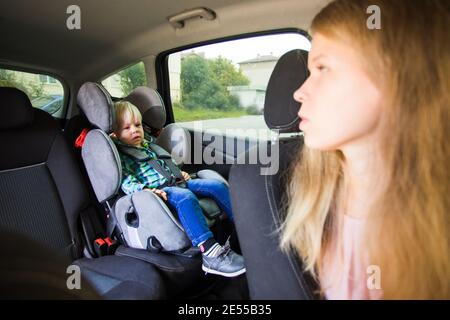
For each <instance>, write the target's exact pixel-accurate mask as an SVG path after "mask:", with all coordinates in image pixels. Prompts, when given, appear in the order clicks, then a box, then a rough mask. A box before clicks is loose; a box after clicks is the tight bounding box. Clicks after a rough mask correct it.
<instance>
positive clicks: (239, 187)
mask: <svg viewBox="0 0 450 320" xmlns="http://www.w3.org/2000/svg"><path fill="white" fill-rule="evenodd" d="M300 146H301V141H299V140H291V141H288V142H280V145H279V148H280V169H279V171H278V173H277V174H275V175H266V176H264V175H261V174H260V170H261V166H260V165H257V164H254V165H236V166H233V167H232V168H231V172H230V185H231V188H230V193H231V199H232V206H233V212H234V219H235V225H236V230H237V233H238V237H239V242H240V244H241V250H242V254H243V256H244V258H245V265H246V269H247V279H248V284H249V291H250V297H251V298H252V299H312V298H314V295H313V290H314V288H315V286H314V283H313V282H312V281H311V279H310V278H309V277H308V275H306V274H303V273H302V271H301V270H302V269H301V265H300V264H299V262H298V261H299V259H298V257H297V256H296V255H295V254H294V253H293V252H292V253H291V254H288V255H286V254H285V253H284V252H282V251H281V250H280V248H279V245H278V244H279V234H278V232H277V228H278V227H279V225H280V221H282V217H283V214H284V211H283V203H284V202H283V201H282V200H283V199H282V198H283V191H284V190H286V179H287V177H288V176H289V163H291V161H292V159H293V156H294V155H295V153H296V152H297V150H298V149H299V148H300ZM248 190H251V192H248ZM242 194H245V195H246V196H245V199H243V198H242Z"/></svg>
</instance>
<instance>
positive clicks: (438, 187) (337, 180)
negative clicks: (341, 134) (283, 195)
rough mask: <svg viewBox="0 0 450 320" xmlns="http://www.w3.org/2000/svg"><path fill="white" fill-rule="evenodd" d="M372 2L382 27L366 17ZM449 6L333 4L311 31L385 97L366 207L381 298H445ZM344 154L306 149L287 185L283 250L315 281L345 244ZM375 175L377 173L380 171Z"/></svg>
mask: <svg viewBox="0 0 450 320" xmlns="http://www.w3.org/2000/svg"><path fill="white" fill-rule="evenodd" d="M370 5H378V6H379V8H380V12H381V30H377V29H375V30H370V29H368V28H367V26H366V23H367V19H368V17H369V15H368V14H367V13H366V10H367V8H368V7H369V6H370ZM449 7H450V6H449V2H448V1H446V0H416V1H401V0H339V1H333V2H331V3H330V4H329V5H327V6H326V7H325V8H324V9H322V11H321V12H320V13H319V14H318V15H317V16H316V17H315V18H314V20H313V22H312V32H313V37H314V33H320V34H321V35H323V36H325V37H328V38H330V39H335V40H338V41H342V42H344V43H347V44H348V45H349V46H352V47H355V48H357V50H358V51H359V52H360V53H361V57H362V58H363V59H364V61H365V68H366V72H367V74H368V75H369V77H371V78H372V79H373V80H374V83H377V84H378V85H379V87H380V89H381V91H382V92H383V94H384V95H383V97H384V103H385V105H386V106H387V108H386V110H387V111H386V113H385V115H384V117H385V119H387V120H388V124H387V125H386V127H385V128H384V130H383V133H384V137H383V141H382V143H383V145H382V146H383V148H382V150H383V152H382V157H383V161H384V165H385V166H386V168H387V172H385V174H386V175H387V177H388V178H387V189H386V191H385V192H384V193H383V194H382V195H381V196H380V197H379V198H377V199H376V200H377V201H376V202H375V203H376V205H374V206H372V207H371V208H368V211H369V212H368V213H369V217H373V219H371V221H370V222H371V223H370V224H369V225H368V227H367V229H366V236H367V239H365V242H364V244H365V248H367V253H368V254H369V256H370V262H371V264H374V265H378V266H379V267H380V270H381V286H382V290H383V298H386V299H391V298H401V299H408V298H412V299H435V298H439V299H450V196H449V191H450V170H449V169H448V165H449V159H450V143H449V142H448V135H449V133H450V114H449V113H450V90H449V88H450V41H448V32H449V30H450V25H449V23H450V17H449V12H450V8H449ZM343 162H344V157H343V154H342V153H341V152H340V151H330V152H322V151H318V150H311V149H309V148H307V147H304V148H303V150H302V151H301V152H300V154H299V157H298V159H297V163H296V164H295V169H294V174H293V175H292V179H291V182H290V187H289V199H290V200H289V208H288V210H287V217H286V220H285V222H284V224H283V227H282V229H283V230H282V231H283V233H282V239H281V245H282V247H283V248H285V249H286V248H288V247H292V248H294V249H295V250H296V251H297V252H298V253H299V255H300V256H301V257H302V259H303V262H304V263H305V265H306V269H307V270H308V271H310V272H311V273H312V274H313V275H314V276H317V274H318V273H319V274H320V267H321V263H322V259H323V255H324V252H326V250H327V248H329V245H330V244H331V242H332V241H333V240H332V239H342V236H343V235H342V233H341V230H340V228H339V227H338V225H339V224H338V223H337V221H336V220H335V219H334V217H333V215H332V214H330V212H334V210H335V209H336V208H340V203H341V202H340V201H341V199H342V196H343V186H344V185H345V179H346V177H345V176H344V174H343ZM380 174H381V173H380Z"/></svg>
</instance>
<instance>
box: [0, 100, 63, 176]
mask: <svg viewBox="0 0 450 320" xmlns="http://www.w3.org/2000/svg"><path fill="white" fill-rule="evenodd" d="M0 97H1V95H0ZM30 108H31V106H30ZM31 112H33V113H34V116H33V118H34V120H33V122H32V123H30V125H28V126H25V127H21V128H18V129H12V128H7V129H0V143H1V148H2V149H1V150H2V157H0V170H6V169H12V168H20V167H25V166H30V165H34V164H37V163H43V162H45V160H46V159H47V155H48V153H49V152H50V148H51V145H52V143H53V141H54V139H55V137H56V135H57V134H58V132H59V129H58V124H57V123H56V121H55V120H54V119H52V117H51V116H50V115H48V114H47V113H45V111H42V110H39V109H31Z"/></svg>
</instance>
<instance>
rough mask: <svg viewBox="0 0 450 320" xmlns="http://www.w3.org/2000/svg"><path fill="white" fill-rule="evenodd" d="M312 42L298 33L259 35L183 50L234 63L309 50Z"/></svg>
mask: <svg viewBox="0 0 450 320" xmlns="http://www.w3.org/2000/svg"><path fill="white" fill-rule="evenodd" d="M310 48H311V44H310V42H309V40H308V39H306V38H305V37H304V36H302V35H300V34H297V33H290V34H278V35H269V36H259V37H254V38H247V39H239V40H233V41H227V42H221V43H216V44H211V45H207V46H201V47H197V48H195V49H188V50H185V51H183V53H186V52H196V53H201V52H203V53H205V57H206V58H216V57H218V56H222V57H225V58H227V59H230V60H232V61H233V63H234V64H237V63H239V62H242V61H245V60H249V59H253V58H256V57H257V56H258V54H259V55H269V54H272V55H274V56H278V57H279V56H281V55H282V54H283V53H285V52H287V51H290V50H292V49H304V50H307V51H309V50H310Z"/></svg>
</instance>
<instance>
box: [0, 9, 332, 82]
mask: <svg viewBox="0 0 450 320" xmlns="http://www.w3.org/2000/svg"><path fill="white" fill-rule="evenodd" d="M326 2H327V1H326V0H324V1H316V0H305V1H302V0H245V1H243V0H215V1H211V0H210V1H205V0H203V1H201V0H189V1H180V0H146V1H144V0H75V1H73V0H57V1H55V0H33V1H29V0H3V1H1V2H0V30H1V33H2V34H1V40H0V64H2V65H9V66H16V67H19V68H28V69H35V70H40V71H46V72H48V73H50V74H54V75H57V76H60V77H63V78H72V79H83V80H84V79H86V80H88V79H89V80H98V79H99V78H100V77H102V76H104V75H106V74H108V73H112V72H113V71H116V70H117V69H119V68H122V67H124V66H126V65H128V64H130V63H133V62H135V61H137V60H139V59H142V58H144V57H148V56H155V55H157V54H158V53H159V52H162V51H165V50H168V49H172V48H176V47H179V46H183V45H188V44H190V43H196V42H200V41H207V40H210V39H214V38H220V37H226V36H232V35H236V34H241V33H248V32H256V31H263V30H270V29H278V28H286V27H296V28H302V29H307V28H308V26H309V24H310V22H311V19H312V17H313V16H314V15H315V14H316V13H317V12H318V11H319V10H320V8H321V7H322V6H323V5H324V3H326ZM72 4H76V5H78V6H79V7H80V11H81V29H80V30H69V29H68V28H67V27H66V20H67V18H68V17H69V14H68V13H66V10H67V7H68V6H69V5H72ZM196 7H208V8H210V9H212V10H214V11H215V12H216V14H217V18H216V19H215V20H214V21H207V20H204V19H202V20H200V19H197V20H189V21H187V22H186V25H185V27H184V28H183V29H175V28H174V27H172V25H170V23H169V22H168V20H167V17H169V16H171V15H174V14H177V13H180V12H182V11H184V10H186V9H191V8H196Z"/></svg>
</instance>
